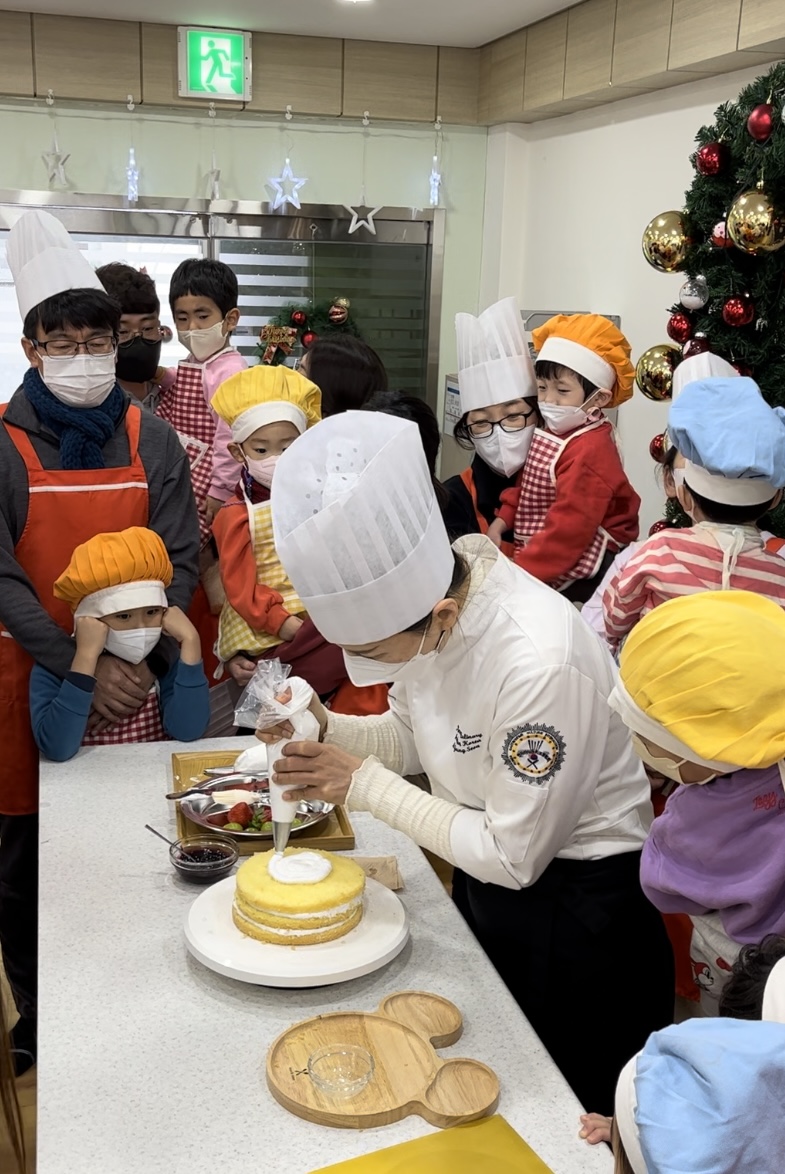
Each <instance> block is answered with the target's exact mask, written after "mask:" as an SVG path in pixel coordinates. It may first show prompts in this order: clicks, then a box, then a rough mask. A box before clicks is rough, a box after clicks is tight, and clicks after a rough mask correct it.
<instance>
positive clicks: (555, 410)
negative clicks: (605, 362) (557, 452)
mask: <svg viewBox="0 0 785 1174" xmlns="http://www.w3.org/2000/svg"><path fill="white" fill-rule="evenodd" d="M596 394H597V393H596V392H593V393H592V395H590V396H589V398H588V399H587V400H586V403H585V404H583V405H582V406H581V407H579V408H577V407H570V406H569V405H567V404H545V403H540V404H538V405H537V406H538V408H539V409H540V415H541V416H542V418H543V420H544V421H545V423H546V424H547V426H548V430H549V431H550V432H553V433H555V435H556V436H566V435H567V434H568V433H569V432H574V431H575V429H576V428H584V427H585V426H586V425H587V424H593V423H594V421H595V420H599V418H600V413H601V411H602V409H601V408H600V407H599V406H596V405H595V407H593V408H590V409H589V411H588V412H587V411H586V406H587V404H589V403H591V401H592V399H593V398H594V396H595V395H596Z"/></svg>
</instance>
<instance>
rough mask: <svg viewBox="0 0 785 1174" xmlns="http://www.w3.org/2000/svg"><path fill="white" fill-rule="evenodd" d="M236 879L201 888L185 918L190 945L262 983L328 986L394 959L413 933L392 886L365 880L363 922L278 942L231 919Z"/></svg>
mask: <svg viewBox="0 0 785 1174" xmlns="http://www.w3.org/2000/svg"><path fill="white" fill-rule="evenodd" d="M235 887H236V881H235V878H234V877H233V876H228V877H226V879H225V880H222V881H218V883H217V884H214V885H211V886H210V888H209V889H205V890H204V892H203V893H201V894H200V895H199V896H198V897H197V898H196V900H195V901H194V903H193V905H191V907H190V909H189V910H188V913H187V914H186V918H185V940H186V943H187V945H188V949H189V950H190V952H191V953H192V954H193V956H194V958H197V959H198V960H199V961H200V962H201V963H203V965H204V966H207V967H208V968H209V969H210V970H215V971H217V973H218V974H223V975H225V976H226V977H227V978H236V979H239V981H240V982H251V983H255V984H256V985H257V986H276V987H309V986H329V985H330V984H332V983H336V982H346V981H348V980H349V979H350V978H359V977H360V976H361V975H363V974H370V973H371V972H372V971H374V970H379V969H380V968H381V967H382V966H385V965H386V964H387V963H388V962H391V961H392V960H393V958H395V957H396V956H397V955H398V954H400V952H401V950H402V949H403V947H404V946H405V945H406V942H407V940H408V938H409V918H408V915H407V913H406V910H405V908H404V906H403V904H402V903H401V901H400V900H399V899H398V897H396V895H395V893H393V892H391V891H390V889H387V888H385V887H384V885H381V884H379V882H378V881H375V880H371V879H370V878H369V879H368V880H367V881H366V882H365V897H364V909H363V916H362V918H361V920H360V923H359V925H356V926H355V927H354V929H353V930H350V931H349V933H348V934H345V935H344V937H342V938H337V939H336V940H335V941H334V942H320V943H319V944H318V945H315V946H276V945H268V944H267V943H266V942H257V941H256V939H255V938H248V937H246V936H245V934H241V933H240V931H239V929H238V928H237V926H236V925H235V924H234V922H233V921H232V902H233V900H234V892H235Z"/></svg>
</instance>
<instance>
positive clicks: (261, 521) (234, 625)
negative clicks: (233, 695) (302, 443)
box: [216, 497, 305, 662]
mask: <svg viewBox="0 0 785 1174" xmlns="http://www.w3.org/2000/svg"><path fill="white" fill-rule="evenodd" d="M245 505H246V508H247V510H248V524H249V526H250V527H251V532H252V533H253V552H254V558H255V559H256V582H257V583H260V584H262V583H263V584H264V586H265V587H270V588H271V589H272V590H273V591H278V592H280V594H281V596H282V597H283V606H284V607H285V608H286V610H287V611H288V612H289V613H290V614H291V615H297V616H303V615H304V613H305V608H304V607H303V605H302V602H301V601H300V599H299V598H298V596H297V593H296V592H295V590H294V587H292V585H291V583H290V582H289V579H288V577H287V574H286V572H285V571H284V569H283V567H282V566H281V562H280V559H279V558H278V555H277V553H276V550H275V541H274V539H273V519H272V512H271V506H270V502H269V501H264V502H260V503H259V504H258V505H252V504H251V502H250V501H249V500H248V498H247V497H246V499H245ZM280 643H281V641H280V639H279V638H278V637H277V636H271V635H270V634H269V633H268V632H255V631H254V630H253V628H251V627H250V625H249V624H247V623H246V622H245V620H244V619H243V618H242V616H241V615H238V613H237V612H236V611H235V610H234V608H233V607H232V606H231V604H230V603H228V602H227V603H225V604H224V605H223V609H222V610H221V618H220V621H219V624H218V643H217V645H216V654H217V656H218V658H219V660H221V661H224V662H226V661H227V660H230V659H231V658H232V657H233V656H234V655H235V653H237V652H251V653H254V654H255V655H256V654H259V653H262V652H266V651H267V649H268V648H274V647H275V646H276V645H277V644H280Z"/></svg>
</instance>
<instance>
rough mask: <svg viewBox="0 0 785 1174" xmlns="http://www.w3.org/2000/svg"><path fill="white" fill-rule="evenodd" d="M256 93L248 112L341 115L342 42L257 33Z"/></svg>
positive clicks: (254, 52) (254, 74)
mask: <svg viewBox="0 0 785 1174" xmlns="http://www.w3.org/2000/svg"><path fill="white" fill-rule="evenodd" d="M251 51H252V54H253V91H252V97H251V101H250V102H249V103H248V109H249V110H270V111H276V112H281V113H282V112H283V111H284V110H286V107H287V105H290V106H291V108H292V110H293V112H294V113H295V114H322V115H340V114H341V113H342V102H343V41H340V40H336V39H334V38H330V37H290V36H284V35H278V34H270V33H254V34H253V42H252V50H251Z"/></svg>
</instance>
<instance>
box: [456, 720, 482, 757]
mask: <svg viewBox="0 0 785 1174" xmlns="http://www.w3.org/2000/svg"><path fill="white" fill-rule="evenodd" d="M481 745H482V734H464V732H463V730H462V729H461V727H460V726H456V727H455V738H454V739H453V744H452V748H453V750H454V751H455V753H456V754H471V752H472V750H479V749H480V746H481Z"/></svg>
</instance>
